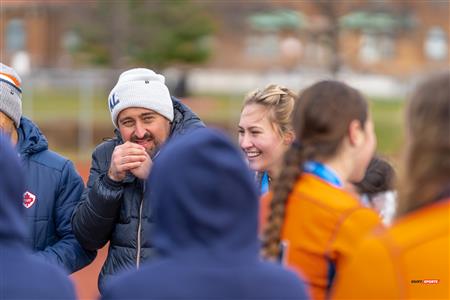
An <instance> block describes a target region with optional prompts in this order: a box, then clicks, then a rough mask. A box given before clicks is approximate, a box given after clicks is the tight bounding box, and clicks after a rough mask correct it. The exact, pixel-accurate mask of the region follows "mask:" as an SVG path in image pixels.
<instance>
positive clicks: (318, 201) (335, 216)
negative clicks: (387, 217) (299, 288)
mask: <svg viewBox="0 0 450 300" xmlns="http://www.w3.org/2000/svg"><path fill="white" fill-rule="evenodd" d="M304 170H305V172H304V173H303V174H302V175H301V176H300V178H299V179H298V180H297V182H296V183H295V185H294V188H293V190H292V193H291V194H290V196H289V198H288V201H287V204H286V212H285V217H284V223H283V229H282V235H281V236H282V240H283V242H284V243H285V244H286V248H285V249H284V250H285V253H284V262H285V263H286V264H287V265H288V266H290V267H291V268H292V269H294V270H295V271H296V272H298V273H299V274H301V275H302V277H303V278H304V279H305V281H306V283H307V284H308V285H309V288H310V294H311V296H312V298H313V299H325V298H327V296H328V292H329V289H330V287H331V285H332V283H333V279H334V274H335V271H336V272H339V269H340V267H341V266H342V263H343V262H344V261H345V260H346V259H347V258H348V257H349V256H350V253H351V252H352V251H353V249H354V247H355V246H356V244H358V242H359V241H360V240H361V239H362V238H363V237H364V236H366V234H367V233H369V232H370V231H372V229H374V228H375V227H377V226H378V225H379V224H380V219H379V217H378V215H377V214H376V213H375V212H374V211H372V210H371V209H369V208H365V207H363V206H362V205H361V204H360V202H359V201H358V200H357V199H356V198H353V196H351V195H350V194H349V193H347V192H345V191H344V190H343V189H342V184H343V183H342V181H341V179H340V178H339V177H338V176H337V174H336V173H335V172H334V171H333V170H332V169H330V168H329V167H327V166H326V165H324V164H321V163H318V162H312V161H310V162H307V163H306V164H305V165H304Z"/></svg>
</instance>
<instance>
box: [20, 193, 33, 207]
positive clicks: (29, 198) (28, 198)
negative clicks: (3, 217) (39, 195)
mask: <svg viewBox="0 0 450 300" xmlns="http://www.w3.org/2000/svg"><path fill="white" fill-rule="evenodd" d="M35 202H36V195H34V194H32V193H30V192H28V191H26V192H25V193H24V194H23V206H25V207H26V208H30V207H32V206H33V204H34V203H35Z"/></svg>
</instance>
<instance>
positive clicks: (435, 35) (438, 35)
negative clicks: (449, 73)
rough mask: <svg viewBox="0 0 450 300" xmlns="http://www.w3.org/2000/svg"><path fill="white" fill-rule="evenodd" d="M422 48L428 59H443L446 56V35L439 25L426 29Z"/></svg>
mask: <svg viewBox="0 0 450 300" xmlns="http://www.w3.org/2000/svg"><path fill="white" fill-rule="evenodd" d="M424 50H425V55H426V57H427V58H428V59H429V60H443V59H446V58H447V53H448V45H447V36H446V35H445V32H444V30H442V28H441V27H437V26H435V27H432V28H431V29H430V30H428V33H427V36H426V38H425V44H424Z"/></svg>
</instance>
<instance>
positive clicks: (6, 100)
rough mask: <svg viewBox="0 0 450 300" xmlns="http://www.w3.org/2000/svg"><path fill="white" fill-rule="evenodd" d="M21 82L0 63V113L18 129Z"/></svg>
mask: <svg viewBox="0 0 450 300" xmlns="http://www.w3.org/2000/svg"><path fill="white" fill-rule="evenodd" d="M21 86H22V80H21V79H20V77H19V75H18V74H17V72H16V71H14V69H13V68H10V67H8V66H7V65H4V64H2V63H0V111H1V112H3V113H4V114H6V115H7V116H8V117H10V118H11V120H13V121H14V124H15V125H16V127H17V128H18V127H19V125H20V117H21V116H22V88H21Z"/></svg>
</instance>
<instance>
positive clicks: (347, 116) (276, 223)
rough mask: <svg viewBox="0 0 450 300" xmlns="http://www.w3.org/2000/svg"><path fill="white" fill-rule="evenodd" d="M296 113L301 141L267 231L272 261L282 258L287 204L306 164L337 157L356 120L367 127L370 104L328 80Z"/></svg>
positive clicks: (278, 189) (288, 162) (278, 186)
mask: <svg viewBox="0 0 450 300" xmlns="http://www.w3.org/2000/svg"><path fill="white" fill-rule="evenodd" d="M292 114H293V124H292V126H293V128H294V132H295V136H296V140H297V141H298V142H297V143H293V144H292V145H291V147H290V148H289V149H288V150H287V152H286V153H285V155H284V164H283V168H282V170H281V174H280V175H279V176H278V178H277V179H276V180H275V183H274V188H273V198H272V202H271V205H270V208H271V210H270V214H269V218H268V222H267V225H266V228H265V230H264V240H263V249H262V252H263V253H262V255H263V256H264V257H265V258H267V259H270V260H276V259H277V258H278V257H279V253H280V239H281V231H282V228H283V223H284V213H285V208H286V202H287V200H288V197H289V194H290V193H291V191H292V189H293V187H294V185H295V182H296V181H297V179H298V178H299V177H300V176H301V175H302V173H303V164H304V163H305V162H306V161H307V160H311V159H327V158H330V157H333V156H334V155H336V154H337V152H338V149H339V146H340V145H341V144H342V141H343V140H344V138H345V137H346V135H347V133H348V128H349V126H350V123H351V122H352V121H354V120H358V121H359V122H360V123H361V127H362V128H364V126H365V124H366V120H367V118H368V105H367V102H366V100H365V98H364V97H363V96H362V94H361V93H360V92H359V91H358V90H356V89H354V88H352V87H350V86H348V85H346V84H345V83H342V82H339V81H332V80H327V81H320V82H318V83H315V84H313V85H312V86H310V87H308V88H306V89H305V90H304V91H303V92H302V93H301V94H300V97H299V98H298V100H297V101H296V102H295V106H294V111H293V112H292Z"/></svg>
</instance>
